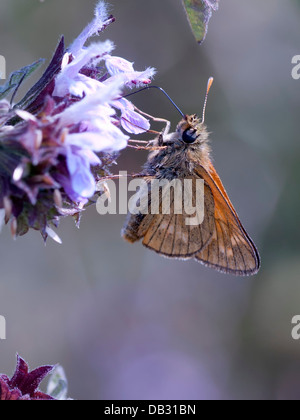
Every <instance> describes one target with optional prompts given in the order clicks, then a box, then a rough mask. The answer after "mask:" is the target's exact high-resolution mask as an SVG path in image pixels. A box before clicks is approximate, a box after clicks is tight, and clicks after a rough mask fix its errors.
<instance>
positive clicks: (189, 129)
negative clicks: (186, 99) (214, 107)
mask: <svg viewBox="0 0 300 420" xmlns="http://www.w3.org/2000/svg"><path fill="white" fill-rule="evenodd" d="M176 131H177V133H178V134H179V138H180V139H181V141H182V143H183V144H185V145H192V144H202V143H203V142H204V141H206V140H207V131H206V127H205V125H204V124H202V123H201V121H200V118H198V117H197V115H186V116H185V117H184V118H183V119H182V120H181V121H180V123H179V124H178V126H177V130H176Z"/></svg>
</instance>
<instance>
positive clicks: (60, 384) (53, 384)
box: [47, 366, 68, 400]
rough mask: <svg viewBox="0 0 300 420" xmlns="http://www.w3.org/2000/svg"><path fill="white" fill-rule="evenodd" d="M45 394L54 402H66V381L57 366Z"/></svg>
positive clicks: (64, 375) (61, 369)
mask: <svg viewBox="0 0 300 420" xmlns="http://www.w3.org/2000/svg"><path fill="white" fill-rule="evenodd" d="M47 394H49V395H51V397H53V398H55V399H56V400H66V399H68V398H67V394H68V381H67V379H66V374H65V371H64V369H63V368H62V367H61V366H57V367H56V369H55V370H54V372H53V373H52V374H51V377H50V380H49V383H48V387H47Z"/></svg>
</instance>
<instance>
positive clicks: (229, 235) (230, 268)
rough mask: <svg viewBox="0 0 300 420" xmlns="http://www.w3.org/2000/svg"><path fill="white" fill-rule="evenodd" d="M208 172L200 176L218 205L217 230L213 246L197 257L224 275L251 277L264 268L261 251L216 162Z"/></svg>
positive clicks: (200, 171)
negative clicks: (252, 237)
mask: <svg viewBox="0 0 300 420" xmlns="http://www.w3.org/2000/svg"><path fill="white" fill-rule="evenodd" d="M209 171H210V173H208V172H207V171H206V170H205V169H204V168H203V167H202V166H200V165H198V166H197V167H196V174H197V175H198V176H199V177H200V178H203V179H204V180H205V182H206V183H207V184H208V186H209V187H210V189H211V191H212V194H213V197H214V202H215V215H214V216H215V217H214V231H213V235H212V239H211V241H210V243H209V244H208V245H207V246H206V247H205V248H204V249H203V250H201V252H199V253H198V254H197V255H196V259H197V260H198V261H199V262H201V263H202V264H204V265H206V266H208V267H212V268H215V269H217V270H219V271H221V272H223V273H228V274H230V273H231V274H235V275H240V276H247V275H253V274H256V273H257V272H258V270H259V268H260V257H259V254H258V251H257V249H256V247H255V245H254V243H253V241H252V240H251V238H250V237H249V236H248V234H247V232H246V230H245V229H244V227H243V225H242V223H241V222H240V220H239V217H238V215H237V213H236V211H235V209H234V207H233V205H232V203H231V201H230V199H229V197H228V195H227V193H226V191H225V188H224V186H223V184H222V181H221V179H220V177H219V176H218V174H217V172H216V170H215V168H214V167H213V165H212V163H210V166H209Z"/></svg>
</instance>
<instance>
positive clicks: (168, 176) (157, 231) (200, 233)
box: [122, 115, 260, 276]
mask: <svg viewBox="0 0 300 420" xmlns="http://www.w3.org/2000/svg"><path fill="white" fill-rule="evenodd" d="M208 141H209V135H208V132H207V129H206V126H205V125H204V124H203V123H202V122H200V119H199V118H197V116H196V115H191V116H189V115H187V116H185V117H184V118H183V119H182V120H181V121H180V122H179V124H178V126H177V129H176V131H175V132H174V133H168V132H165V133H163V134H162V135H160V136H159V137H158V138H157V139H156V140H155V141H154V146H160V147H157V150H154V151H153V152H152V153H150V155H149V158H148V161H147V163H146V165H145V167H144V171H143V175H144V176H145V177H144V178H145V180H146V181H147V185H148V188H147V189H145V190H144V191H142V192H141V195H142V196H143V197H142V198H143V199H144V200H145V201H146V202H147V203H148V207H149V208H150V205H151V200H153V198H151V197H152V196H151V195H150V191H151V185H152V184H151V183H152V181H153V180H167V181H173V180H181V181H184V180H187V179H189V180H191V182H192V187H191V188H190V192H189V194H190V195H191V200H192V201H193V204H196V200H195V196H196V192H197V185H198V184H197V180H203V181H204V219H203V222H202V223H201V224H199V225H198V226H197V225H196V226H189V225H187V224H186V220H187V219H186V214H185V213H184V211H183V214H181V215H180V214H176V213H175V210H174V208H175V203H176V197H175V195H174V194H175V193H171V208H170V214H163V212H162V205H161V204H160V206H159V208H160V212H159V213H160V214H141V213H140V214H129V215H128V219H127V222H126V225H125V227H124V229H123V231H122V235H123V237H124V239H125V240H127V241H128V242H131V243H134V242H136V241H139V240H141V239H142V240H143V245H144V246H146V247H147V248H149V249H152V250H154V251H155V252H157V253H158V254H160V255H163V256H165V257H168V258H177V259H183V260H187V259H196V260H197V261H199V262H201V263H202V264H204V265H206V266H208V267H211V268H215V269H217V270H218V271H220V272H223V273H226V274H235V275H240V276H244V275H253V274H256V273H257V272H258V270H259V268H260V257H259V254H258V251H257V249H256V247H255V245H254V243H253V242H252V240H251V239H250V237H249V236H248V234H247V232H246V230H245V229H244V227H243V226H242V224H241V222H240V220H239V218H238V215H237V213H236V211H235V209H234V207H233V205H232V203H231V201H230V199H229V197H228V195H227V193H226V191H225V188H224V186H223V184H222V182H221V180H220V178H219V176H218V174H217V172H216V170H215V169H214V167H213V165H212V163H211V160H210V147H209V144H208ZM162 195H163V193H162ZM159 200H160V201H162V196H160V198H159Z"/></svg>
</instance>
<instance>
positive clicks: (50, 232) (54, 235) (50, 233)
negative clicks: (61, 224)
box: [46, 226, 62, 245]
mask: <svg viewBox="0 0 300 420" xmlns="http://www.w3.org/2000/svg"><path fill="white" fill-rule="evenodd" d="M46 233H47V235H48V236H49V237H50V238H52V239H53V241H55V242H57V243H58V244H60V245H62V240H61V239H60V237H59V236H58V235H57V233H55V232H54V230H53V229H51V228H50V227H49V226H47V227H46Z"/></svg>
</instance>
